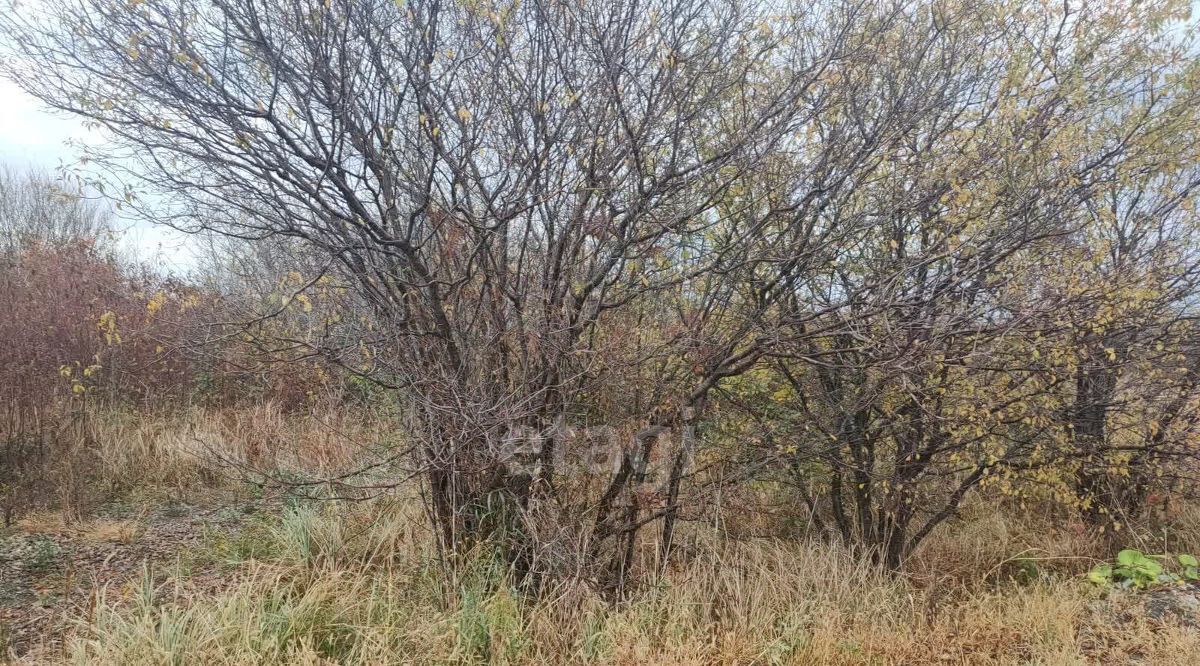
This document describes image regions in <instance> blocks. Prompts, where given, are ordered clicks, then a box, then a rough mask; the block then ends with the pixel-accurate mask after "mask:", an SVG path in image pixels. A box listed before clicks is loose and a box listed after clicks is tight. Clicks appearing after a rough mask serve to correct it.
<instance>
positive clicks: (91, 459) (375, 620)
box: [0, 406, 1200, 664]
mask: <svg viewBox="0 0 1200 666" xmlns="http://www.w3.org/2000/svg"><path fill="white" fill-rule="evenodd" d="M86 428H87V429H88V437H87V440H88V441H91V442H96V443H97V447H96V449H95V450H94V451H92V452H90V453H89V454H87V455H86V456H84V455H83V453H81V452H77V455H79V456H80V458H79V460H76V461H74V462H75V464H77V465H78V466H79V467H80V469H79V470H77V471H76V472H75V475H76V476H77V477H78V479H77V480H76V481H75V482H76V483H78V484H80V485H81V486H82V487H81V488H78V489H76V490H75V491H73V492H72V493H67V494H66V495H64V497H67V496H70V497H74V498H76V500H77V501H79V502H81V505H80V506H75V507H71V508H70V509H69V510H65V511H64V509H63V507H61V506H49V505H47V506H41V507H28V508H27V509H26V510H25V511H23V513H22V516H21V517H20V518H19V519H17V520H15V521H14V522H13V524H12V525H11V526H9V527H7V528H6V529H5V531H4V533H3V537H2V539H0V557H3V558H4V559H3V561H2V564H3V565H4V575H3V581H2V586H0V593H2V594H3V599H2V600H0V604H2V608H0V612H3V615H2V616H0V618H3V621H4V623H5V624H4V640H5V641H6V646H5V649H6V651H7V652H8V654H9V656H10V657H11V658H13V659H15V660H17V661H23V662H27V663H75V664H192V663H204V664H330V663H339V664H389V663H498V664H518V663H525V664H540V663H603V664H640V663H673V664H709V663H764V664H767V663H794V664H810V663H821V664H918V663H947V664H1082V663H1106V664H1108V663H1111V664H1123V663H1144V664H1191V663H1196V659H1197V655H1200V631H1197V630H1196V628H1195V626H1194V625H1193V624H1192V623H1193V622H1194V621H1196V620H1197V619H1200V614H1198V613H1196V612H1195V610H1194V604H1193V602H1195V597H1193V596H1191V593H1190V592H1186V591H1183V590H1174V589H1165V590H1158V591H1155V592H1151V593H1131V592H1119V593H1118V592H1106V591H1104V590H1101V589H1099V588H1097V587H1095V586H1094V585H1092V584H1090V583H1088V582H1087V581H1086V580H1084V578H1083V577H1082V576H1081V574H1082V573H1083V572H1085V571H1087V570H1088V569H1089V568H1090V567H1091V566H1092V565H1093V564H1094V563H1095V562H1096V561H1097V559H1098V558H1101V557H1106V556H1108V555H1110V553H1109V552H1108V551H1107V549H1108V548H1110V547H1111V545H1110V544H1103V543H1100V542H1098V541H1097V540H1095V539H1093V538H1090V537H1089V536H1088V533H1087V531H1086V530H1084V529H1083V528H1082V527H1081V526H1079V525H1075V524H1072V523H1070V522H1068V523H1066V524H1065V525H1063V524H1058V525H1057V526H1056V523H1058V522H1059V521H1051V520H1049V519H1046V518H1039V517H1038V515H1037V512H1036V511H1033V510H1027V511H1025V512H1023V513H1020V512H1015V511H1009V510H1006V509H1004V508H1003V506H1002V505H1000V504H997V503H989V502H985V501H980V502H976V503H974V504H972V505H971V506H970V507H969V508H968V510H967V511H965V512H964V514H963V515H962V516H961V517H960V518H959V519H957V520H955V521H953V522H952V523H950V524H948V525H947V526H946V527H945V528H944V529H943V530H941V531H940V532H939V533H938V534H937V535H936V536H935V537H934V538H933V539H931V540H930V541H929V543H928V544H927V545H926V546H925V547H924V548H923V549H922V550H921V552H920V553H918V555H917V556H916V557H915V558H914V559H913V560H912V561H910V562H909V564H908V566H907V567H906V569H905V571H904V572H902V573H901V574H900V575H888V574H884V573H882V572H880V571H878V570H875V569H874V568H872V567H871V566H869V565H867V564H864V563H863V560H862V558H855V557H852V556H851V555H850V554H849V553H847V552H845V551H844V550H843V549H841V548H840V547H839V546H838V545H836V544H830V543H824V542H817V541H805V540H800V541H794V540H793V541H790V542H783V541H779V540H774V539H767V538H760V539H744V538H743V539H732V538H729V537H728V536H727V535H723V533H722V531H721V530H719V529H717V528H714V527H712V526H710V525H698V524H697V525H690V526H689V527H688V528H687V530H686V532H685V534H684V535H683V537H682V540H681V545H682V547H681V548H679V549H678V551H679V553H680V556H679V557H678V558H677V559H676V560H673V561H672V562H671V563H670V565H669V567H668V568H667V570H666V572H665V573H664V574H663V575H662V576H654V575H643V576H642V577H641V580H642V581H643V582H642V583H641V584H639V586H638V587H637V588H636V589H634V590H633V591H632V592H631V593H630V595H629V598H628V599H626V600H624V601H621V602H616V603H614V602H612V601H611V600H605V599H603V598H601V597H600V596H599V595H598V594H596V592H595V591H594V590H593V588H592V587H591V586H589V584H588V581H587V580H582V579H581V580H565V581H559V582H556V583H555V584H554V587H553V588H552V589H550V590H548V591H547V590H544V591H543V592H542V594H540V595H539V596H538V597H537V598H533V597H531V596H529V595H526V594H525V593H523V592H522V591H521V590H520V589H519V588H518V587H516V586H514V584H513V579H512V577H511V576H510V575H509V572H508V571H507V570H506V569H505V568H504V567H503V566H502V565H501V564H500V563H499V562H500V561H499V560H498V559H497V558H495V557H493V556H492V554H491V553H489V552H488V551H487V550H486V549H480V550H478V551H477V552H475V553H473V554H471V556H470V557H469V558H467V560H466V561H464V563H463V564H462V565H461V566H460V567H458V568H457V570H456V571H455V572H454V573H453V574H451V575H447V574H446V572H445V571H443V570H442V569H440V568H439V566H438V564H437V561H438V560H437V557H436V552H435V549H434V545H433V542H432V540H431V539H430V537H429V531H428V529H427V526H426V522H425V518H424V515H423V513H422V511H421V506H420V503H419V502H418V501H417V499H416V496H415V494H414V493H415V489H413V488H408V487H400V488H397V489H393V490H389V491H388V492H386V493H383V494H381V495H379V496H377V497H374V498H371V499H366V500H362V501H347V500H337V501H314V500H310V499H304V498H302V497H300V496H299V495H298V494H297V493H295V492H290V493H280V492H275V491H273V490H272V489H271V488H269V487H267V488H265V489H264V488H263V487H261V486H259V485H256V484H253V483H247V482H246V480H245V479H244V478H242V477H241V476H240V475H238V474H235V473H234V472H235V468H234V467H231V465H235V464H237V463H239V462H247V461H250V460H255V461H258V462H260V463H261V462H263V461H265V460H267V459H268V458H270V462H271V464H272V466H273V467H274V468H277V469H280V470H284V471H285V472H286V473H287V474H292V475H293V476H294V477H295V478H303V475H304V474H305V473H310V474H311V473H327V472H329V471H331V470H335V469H338V468H339V467H340V466H343V465H346V464H348V463H349V461H351V460H356V459H361V458H362V457H363V456H365V455H370V451H369V447H367V449H366V450H364V448H363V447H361V446H358V445H356V444H351V442H362V441H374V442H378V441H379V436H378V432H382V428H383V425H382V423H380V422H377V421H374V420H373V419H372V417H371V416H370V415H366V414H347V413H342V414H341V415H340V416H336V415H327V416H326V417H324V418H320V419H318V418H314V417H296V416H291V417H289V416H284V415H281V414H280V413H279V412H278V411H277V410H274V409H272V408H271V407H270V406H261V407H258V408H255V409H242V410H228V411H194V412H189V413H186V414H175V415H170V416H163V415H159V416H150V415H141V416H139V415H132V414H121V413H108V414H104V415H100V416H94V417H93V418H90V419H89V421H88V423H87V425H86ZM285 443H286V444H287V446H286V447H285V446H284V444H285ZM284 451H287V452H288V456H286V457H285V456H283V452H284ZM216 454H219V457H220V459H221V460H220V461H218V459H217V457H215V455H216ZM57 474H59V476H58V477H56V478H57V480H58V481H59V482H64V478H65V477H63V476H62V475H63V474H67V473H66V472H62V471H59V472H57ZM381 474H386V472H381ZM1173 521H1174V522H1173V523H1171V524H1172V525H1173V527H1172V528H1171V529H1170V530H1167V531H1162V532H1161V533H1160V534H1157V535H1150V534H1142V535H1133V534H1127V535H1126V537H1127V538H1129V539H1131V540H1136V541H1137V543H1138V545H1141V546H1142V547H1143V548H1145V549H1147V550H1148V551H1153V550H1155V549H1156V548H1173V549H1176V552H1181V551H1183V550H1185V549H1192V548H1194V547H1195V545H1197V544H1198V543H1200V528H1198V526H1200V521H1198V520H1197V515H1196V514H1194V513H1191V512H1189V511H1188V510H1187V509H1186V508H1182V509H1179V510H1178V515H1176V516H1175V517H1174V519H1173ZM1155 539H1157V542H1156V541H1154V540H1155ZM648 550H652V549H648ZM1196 603H1200V602H1196ZM1190 604H1191V605H1190Z"/></svg>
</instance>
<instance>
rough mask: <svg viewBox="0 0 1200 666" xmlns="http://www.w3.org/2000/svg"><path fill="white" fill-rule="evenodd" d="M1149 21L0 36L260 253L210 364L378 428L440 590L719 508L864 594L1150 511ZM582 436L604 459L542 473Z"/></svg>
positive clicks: (76, 108) (359, 11) (921, 15)
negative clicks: (235, 323)
mask: <svg viewBox="0 0 1200 666" xmlns="http://www.w3.org/2000/svg"><path fill="white" fill-rule="evenodd" d="M1188 17H1189V5H1188V3H1187V2H1167V1H1155V2H1141V3H1120V2H1119V3H1105V4H1099V3H1079V4H1078V5H1075V4H1072V3H1063V4H1057V3H1055V4H1053V5H1052V6H1051V5H1047V4H1045V3H1037V2H1024V1H1012V2H996V3H975V2H953V1H948V0H947V1H942V0H934V1H928V2H895V3H891V2H883V3H881V2H874V1H870V2H867V1H862V2H854V1H849V0H837V1H834V2H827V3H818V4H816V5H811V4H810V3H782V5H781V4H780V3H755V2H750V3H743V2H723V1H703V2H697V1H694V0H652V1H650V2H632V1H631V2H626V1H624V0H614V1H612V2H604V3H590V2H589V3H582V4H580V3H550V4H546V3H517V2H512V3H509V2H483V3H476V2H471V3H441V2H437V1H436V0H432V1H419V2H408V3H400V4H397V3H394V2H391V1H390V0H367V1H362V0H355V1H350V0H345V1H342V0H335V1H334V2H328V3H312V2H307V1H305V0H214V1H213V2H211V3H205V4H204V5H203V6H199V5H193V4H191V3H186V2H185V3H182V4H180V3H176V2H174V1H169V0H145V1H144V2H139V3H131V4H128V5H126V4H113V3H109V2H102V1H100V0H95V1H92V0H86V1H85V2H83V4H82V10H81V11H71V12H54V11H47V12H39V13H38V14H37V15H29V14H21V13H13V14H10V15H6V16H4V17H0V29H3V30H4V31H5V33H6V34H7V35H8V36H9V37H10V38H11V39H9V40H8V43H9V44H10V46H8V47H6V48H9V49H11V50H12V51H13V52H12V53H11V54H9V55H11V56H13V57H12V58H10V59H8V60H6V62H13V63H16V62H20V63H22V65H21V67H22V69H19V70H18V69H10V70H9V73H10V74H11V75H13V76H14V77H16V78H17V80H18V82H19V83H20V84H21V85H23V86H24V87H25V88H26V89H27V90H28V91H29V92H30V93H31V94H33V95H35V96H38V97H39V98H41V99H42V100H43V101H45V102H46V103H47V104H49V105H50V106H52V107H55V108H58V109H61V110H64V111H67V112H70V113H73V114H76V115H79V116H81V117H84V118H87V119H89V120H90V121H93V122H96V123H98V124H99V125H100V126H102V127H105V128H107V130H108V131H109V132H110V133H111V136H112V139H113V143H112V144H111V145H110V146H109V147H102V148H99V149H96V150H95V151H94V154H93V155H92V156H91V158H92V159H93V160H95V161H96V162H97V163H100V164H107V165H109V166H110V167H112V168H114V169H116V170H117V171H119V172H121V173H122V174H124V176H125V177H126V181H125V185H126V186H125V188H124V189H123V190H121V191H122V199H123V201H124V203H125V204H126V205H127V206H128V207H129V209H130V210H133V211H135V212H137V213H140V214H142V215H144V216H145V217H146V218H148V219H151V220H157V221H159V222H163V223H170V224H173V225H175V226H184V227H188V228H191V229H194V230H197V231H201V230H202V231H207V232H212V233H216V234H218V235H224V236H226V237H229V238H234V239H239V241H249V242H250V243H251V244H252V245H255V246H257V247H284V248H287V251H286V253H285V254H286V256H287V257H291V258H292V259H294V261H293V264H294V265H293V266H291V267H289V268H288V269H287V270H288V273H283V274H282V275H287V276H288V280H287V281H286V284H283V286H284V288H283V289H282V290H281V292H280V293H279V294H277V296H276V297H275V298H274V300H270V301H262V302H259V303H258V304H256V307H255V308H253V310H254V312H256V313H258V314H255V315H253V316H249V317H248V318H249V320H251V321H255V322H260V323H261V322H266V321H272V320H274V318H275V317H278V316H285V313H291V314H287V315H286V316H288V317H291V320H292V321H295V322H299V323H300V324H301V327H300V328H298V329H292V330H266V329H256V330H255V332H254V333H253V334H251V335H250V338H251V339H252V340H253V341H254V343H255V346H256V348H257V351H258V352H260V353H265V354H267V355H268V356H270V357H271V358H274V359H276V360H285V359H287V360H292V361H301V360H310V359H314V358H319V359H321V361H322V363H325V364H327V365H328V367H331V368H332V367H336V368H340V372H342V373H345V376H348V377H353V378H355V379H354V380H353V381H355V382H358V383H360V384H361V385H370V386H373V387H375V388H374V389H373V390H377V391H381V392H385V393H389V394H394V395H396V396H398V398H399V400H400V402H401V403H402V404H403V405H404V407H405V410H406V411H405V421H404V423H403V432H404V434H405V436H406V438H407V439H408V440H409V444H410V445H411V448H410V449H409V448H406V449H405V450H404V451H403V453H404V454H405V456H406V457H405V459H406V460H408V462H409V464H410V466H411V470H412V472H413V473H414V474H416V475H417V478H419V479H420V480H421V483H422V484H423V488H424V491H425V495H424V496H425V497H426V498H427V499H428V504H429V515H430V519H431V524H432V526H433V527H434V528H435V529H436V531H437V533H438V535H439V536H440V539H441V543H442V545H443V546H444V548H445V552H446V553H448V556H447V558H448V561H453V559H454V558H453V557H451V556H450V555H449V554H451V553H455V552H459V553H461V552H464V551H465V550H467V549H470V548H473V547H475V546H477V545H479V544H480V543H481V542H482V543H489V544H496V545H497V547H499V548H500V549H501V551H502V552H503V553H504V554H505V555H506V556H507V557H508V558H509V561H510V562H511V563H512V564H513V565H514V567H515V568H516V569H517V570H519V571H520V572H521V573H523V574H528V575H529V578H530V579H531V580H538V579H539V577H540V576H543V575H544V576H558V575H568V574H569V575H579V574H580V572H586V574H585V577H586V578H588V579H589V580H595V581H598V582H599V583H600V584H601V585H602V586H605V587H608V588H610V589H615V588H619V587H621V586H623V585H624V583H625V581H627V580H628V578H629V575H630V573H631V571H632V568H633V565H634V562H635V560H638V558H639V557H640V555H642V554H652V555H654V556H655V557H656V558H657V561H658V562H660V563H661V562H666V561H668V560H667V558H668V557H669V556H671V554H672V546H673V544H674V542H675V534H676V530H677V526H678V525H679V524H680V521H685V520H708V519H715V517H714V516H715V512H716V509H715V508H714V507H715V500H716V498H718V497H719V498H721V502H726V503H727V502H730V501H733V502H735V503H736V504H737V505H738V506H740V507H743V508H744V510H745V511H746V512H747V515H749V512H751V511H753V510H754V509H755V508H758V507H762V506H768V505H771V506H778V505H780V504H785V505H788V506H790V507H792V508H793V514H794V516H795V517H796V518H795V521H796V522H793V524H799V525H801V526H802V527H800V528H797V529H800V530H802V531H803V532H804V533H809V534H811V533H813V532H816V533H821V534H824V535H826V536H828V537H829V538H832V539H838V540H841V541H844V542H846V543H849V544H852V545H856V546H859V547H861V549H862V552H864V553H869V554H870V555H871V556H872V557H874V558H875V559H876V560H878V561H880V562H882V563H883V564H886V565H887V566H889V567H893V568H894V567H899V566H901V565H902V563H903V561H904V559H905V558H906V557H907V556H908V555H910V554H911V553H912V552H913V550H914V549H915V548H916V547H917V546H918V545H919V544H920V543H921V542H922V540H923V539H924V538H925V537H926V536H927V535H928V534H929V533H930V532H931V531H932V530H933V529H935V528H937V526H938V525H939V524H941V523H942V522H943V521H945V520H946V519H948V518H949V517H951V516H953V515H954V514H955V512H956V511H957V509H958V508H959V507H960V506H961V505H962V503H963V501H964V499H966V498H968V497H970V496H971V495H973V494H975V493H978V492H981V491H986V492H990V493H995V494H997V495H998V496H1008V497H1011V498H1013V499H1014V501H1015V502H1039V503H1045V502H1053V503H1054V504H1055V505H1057V506H1060V507H1063V510H1065V511H1079V512H1082V514H1083V515H1085V516H1086V517H1087V518H1088V520H1089V521H1090V522H1091V524H1092V525H1093V527H1094V528H1095V529H1096V530H1106V531H1108V532H1110V533H1111V532H1112V531H1114V530H1119V529H1122V528H1123V527H1124V526H1127V525H1128V524H1129V523H1130V521H1135V520H1137V519H1138V517H1139V516H1141V515H1144V512H1145V511H1146V509H1147V506H1148V505H1149V504H1150V503H1151V502H1152V501H1156V500H1157V498H1159V497H1160V496H1161V493H1172V494H1173V495H1172V496H1176V497H1177V496H1180V495H1185V494H1187V493H1188V492H1190V490H1191V487H1192V484H1191V480H1192V479H1193V478H1194V476H1195V473H1196V460H1195V458H1196V453H1197V449H1196V434H1197V432H1196V419H1197V416H1198V414H1200V413H1198V412H1197V399H1198V397H1200V392H1198V391H1197V378H1198V375H1197V369H1198V367H1197V363H1198V362H1200V355H1198V354H1197V351H1198V350H1197V347H1196V332H1195V319H1194V318H1195V314H1196V309H1195V305H1196V304H1195V296H1194V293H1195V287H1196V281H1197V278H1198V276H1200V272H1198V270H1197V269H1198V267H1200V266H1198V263H1197V262H1198V260H1200V253H1198V250H1200V245H1198V244H1197V238H1196V233H1197V218H1196V214H1195V208H1194V205H1195V200H1196V186H1197V185H1198V184H1200V171H1198V170H1197V159H1196V158H1197V156H1198V151H1197V149H1198V147H1200V143H1198V139H1200V136H1198V131H1200V122H1198V121H1200V118H1198V117H1197V113H1198V111H1197V109H1200V106H1198V105H1197V101H1198V99H1197V97H1198V95H1200V89H1198V88H1197V84H1198V83H1200V81H1198V79H1197V76H1198V75H1200V69H1198V65H1197V60H1196V59H1195V58H1194V53H1195V45H1194V42H1193V41H1192V25H1191V23H1190V22H1189V18H1188ZM6 66H7V67H10V68H11V67H15V65H6ZM110 189H111V188H110ZM147 195H152V196H147ZM152 202H153V203H152ZM163 202H166V203H163ZM285 263H286V262H285ZM293 272H294V274H292V273H293ZM242 314H245V315H249V314H250V313H249V310H247V311H244V312H243V313H242ZM243 320H245V318H243ZM598 425H604V426H608V427H609V430H606V432H613V431H616V432H619V433H621V435H620V436H619V437H616V438H614V439H613V441H612V442H611V443H610V446H611V447H615V449H616V450H619V452H620V456H618V463H617V464H616V465H614V466H613V468H612V469H607V468H605V469H591V470H590V471H588V472H586V473H581V472H579V471H578V470H573V471H571V472H570V473H568V470H566V469H563V468H561V467H560V466H559V465H558V464H557V461H559V460H563V456H562V452H563V449H564V448H567V449H571V448H573V447H580V448H586V446H591V444H589V443H588V442H585V441H583V440H586V439H587V438H586V437H585V436H583V435H580V434H579V433H582V432H587V431H586V430H585V429H586V428H588V427H591V426H598ZM530 432H533V433H540V434H539V435H537V436H536V437H534V438H533V439H535V440H536V442H534V443H535V444H536V446H531V447H515V448H514V447H512V446H506V445H505V443H506V442H511V439H512V438H513V433H525V434H522V435H521V437H522V438H528V435H527V433H530ZM515 450H519V451H520V452H519V453H515V452H514V451H515ZM520 456H527V457H529V456H531V457H532V460H517V458H519V457H520ZM568 458H569V456H568ZM517 463H520V464H517ZM341 481H342V482H346V480H344V479H343V480H341ZM726 506H728V505H727V504H726ZM581 517H582V518H581ZM647 535H652V536H653V538H652V539H648V538H647ZM649 542H652V543H654V544H656V545H655V546H654V547H653V548H649V547H647V545H646V544H647V543H649ZM651 550H653V551H654V552H653V553H649V551H651ZM651 559H654V558H651Z"/></svg>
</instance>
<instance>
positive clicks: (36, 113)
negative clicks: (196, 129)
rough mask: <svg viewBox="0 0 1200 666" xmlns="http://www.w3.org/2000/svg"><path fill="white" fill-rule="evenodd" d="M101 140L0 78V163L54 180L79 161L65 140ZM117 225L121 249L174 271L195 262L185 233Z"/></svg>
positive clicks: (140, 225) (77, 123)
mask: <svg viewBox="0 0 1200 666" xmlns="http://www.w3.org/2000/svg"><path fill="white" fill-rule="evenodd" d="M100 140H101V139H100V137H99V136H97V135H96V134H95V133H94V132H90V131H89V130H88V129H87V128H85V127H84V126H83V124H82V123H81V122H79V121H78V120H77V119H75V118H72V117H69V116H64V115H61V114H56V113H51V112H49V111H48V110H46V109H45V108H44V106H43V105H42V104H41V102H39V101H38V100H36V99H34V98H33V97H31V96H29V95H27V94H26V93H25V92H24V91H23V90H21V89H20V88H18V87H17V86H16V84H14V83H12V82H11V81H8V80H6V79H3V78H0V162H3V163H4V164H5V165H7V166H10V167H15V168H20V169H24V168H30V169H40V170H43V171H46V172H49V173H50V175H52V176H57V173H58V168H59V166H61V165H64V164H67V165H69V164H73V163H75V161H76V160H77V159H78V157H79V150H78V148H76V147H74V146H69V145H67V144H68V142H70V141H76V142H79V141H83V142H89V141H100ZM117 226H118V230H119V232H120V234H121V244H122V246H123V247H125V248H126V249H127V250H128V251H130V252H131V253H133V254H134V255H135V256H137V257H138V258H139V259H142V260H143V261H147V262H152V263H154V264H155V265H157V266H159V267H160V268H163V269H165V270H168V271H172V272H177V273H178V272H184V271H186V270H187V269H188V268H189V267H190V266H191V265H192V264H193V262H194V260H193V258H192V256H191V253H190V251H189V242H188V238H187V237H186V236H185V235H184V234H180V233H179V232H176V231H174V230H173V229H169V228H166V227H159V226H153V225H146V224H132V223H130V222H122V221H120V219H119V218H118V225H117Z"/></svg>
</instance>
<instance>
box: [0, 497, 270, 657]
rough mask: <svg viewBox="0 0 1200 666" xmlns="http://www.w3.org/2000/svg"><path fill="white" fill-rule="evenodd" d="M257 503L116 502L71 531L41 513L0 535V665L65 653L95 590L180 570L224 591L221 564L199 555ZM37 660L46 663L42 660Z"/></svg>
mask: <svg viewBox="0 0 1200 666" xmlns="http://www.w3.org/2000/svg"><path fill="white" fill-rule="evenodd" d="M256 510H257V507H256V506H253V505H241V506H222V505H216V504H214V503H211V502H200V503H185V502H167V503H165V504H156V505H153V508H148V509H147V508H134V507H131V506H129V505H127V504H122V503H120V502H114V503H111V504H109V505H106V506H104V507H102V508H101V510H100V511H98V512H97V515H96V516H95V517H94V518H92V519H90V520H87V521H85V522H82V523H77V524H73V525H66V524H64V523H63V522H62V519H61V517H60V516H59V515H57V514H37V515H33V516H30V517H27V518H26V519H24V520H22V521H20V522H19V523H18V524H17V525H15V526H14V527H13V528H10V529H8V530H6V531H4V532H0V660H2V659H3V658H4V657H5V656H6V657H7V658H8V659H11V660H20V661H26V662H39V661H41V660H42V658H46V659H53V657H52V655H56V654H58V653H60V652H61V649H62V642H63V636H64V633H65V632H66V630H68V629H69V628H70V626H71V625H70V622H69V619H68V618H70V617H76V618H78V617H84V618H86V617H88V614H89V613H88V609H89V608H90V606H91V604H92V603H93V600H94V594H95V591H96V590H97V589H99V588H103V587H107V588H109V589H110V590H114V589H120V588H121V587H123V586H125V585H126V584H128V583H130V582H131V581H138V580H141V579H142V578H143V577H145V576H147V575H149V576H153V577H154V578H158V572H161V571H165V570H166V569H168V568H177V567H182V568H185V569H186V570H187V571H188V576H189V578H190V579H191V582H192V583H194V584H197V585H198V586H201V587H208V586H212V587H219V586H220V585H221V581H222V578H221V576H220V572H219V571H218V570H217V563H215V562H212V561H205V560H204V559H203V558H202V557H198V553H202V552H203V551H204V549H203V548H199V546H200V545H201V542H202V541H203V540H204V538H205V534H207V533H209V532H210V531H213V530H219V531H222V532H228V531H230V530H236V529H237V527H238V526H239V525H240V524H241V522H242V521H243V520H244V517H245V516H246V515H247V514H249V513H253V512H254V511H256ZM39 656H40V657H41V658H39Z"/></svg>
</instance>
